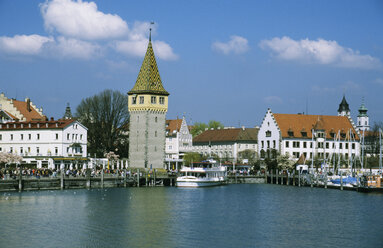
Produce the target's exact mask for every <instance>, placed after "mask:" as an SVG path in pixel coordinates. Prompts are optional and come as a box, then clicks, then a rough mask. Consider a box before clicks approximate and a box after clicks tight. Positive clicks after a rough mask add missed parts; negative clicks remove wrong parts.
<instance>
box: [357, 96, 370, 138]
mask: <svg viewBox="0 0 383 248" xmlns="http://www.w3.org/2000/svg"><path fill="white" fill-rule="evenodd" d="M358 111H359V114H358V119H357V122H358V125H357V126H356V128H357V129H358V130H359V131H368V130H370V123H369V118H368V115H367V108H366V106H364V99H363V100H362V105H360V108H359V110H358Z"/></svg>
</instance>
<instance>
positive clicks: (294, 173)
mask: <svg viewBox="0 0 383 248" xmlns="http://www.w3.org/2000/svg"><path fill="white" fill-rule="evenodd" d="M295 172H296V170H294V171H293V185H294V186H297V185H296V184H295Z"/></svg>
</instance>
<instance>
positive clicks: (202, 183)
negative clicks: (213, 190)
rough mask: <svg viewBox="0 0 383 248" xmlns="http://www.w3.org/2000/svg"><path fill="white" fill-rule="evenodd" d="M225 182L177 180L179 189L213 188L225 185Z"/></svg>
mask: <svg viewBox="0 0 383 248" xmlns="http://www.w3.org/2000/svg"><path fill="white" fill-rule="evenodd" d="M225 182H226V181H225V180H198V179H197V180H190V179H177V187H191V188H198V187H212V186H219V185H223V184H225Z"/></svg>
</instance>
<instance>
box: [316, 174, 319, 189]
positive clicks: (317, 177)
mask: <svg viewBox="0 0 383 248" xmlns="http://www.w3.org/2000/svg"><path fill="white" fill-rule="evenodd" d="M316 179H317V187H319V175H317V176H316Z"/></svg>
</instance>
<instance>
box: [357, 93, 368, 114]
mask: <svg viewBox="0 0 383 248" xmlns="http://www.w3.org/2000/svg"><path fill="white" fill-rule="evenodd" d="M367 110H368V109H367V108H366V106H365V105H364V97H363V98H362V105H360V107H359V110H358V111H359V114H358V117H363V116H367Z"/></svg>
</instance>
